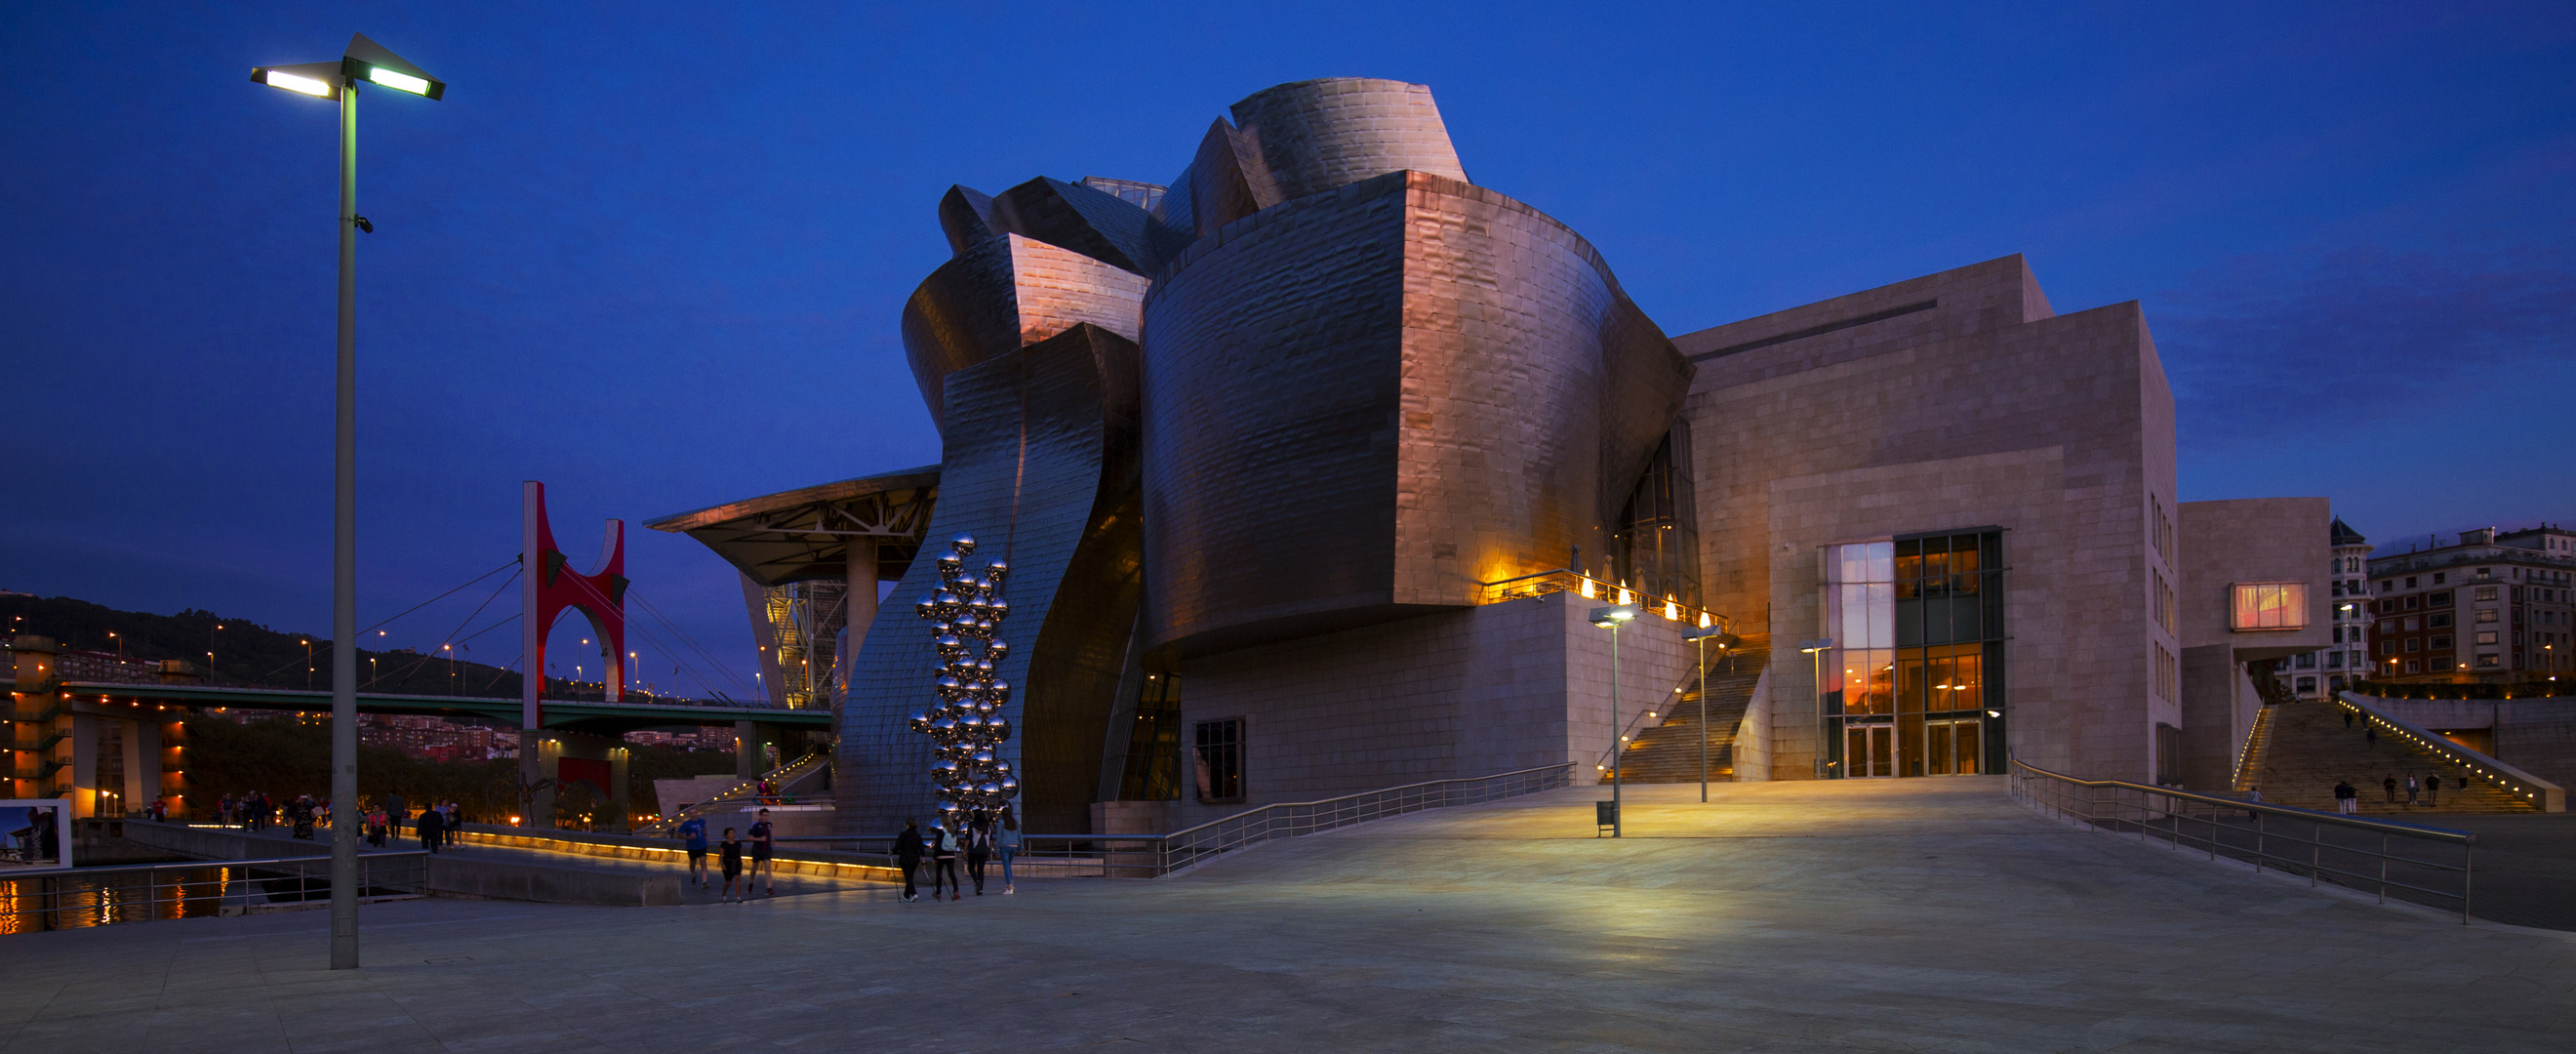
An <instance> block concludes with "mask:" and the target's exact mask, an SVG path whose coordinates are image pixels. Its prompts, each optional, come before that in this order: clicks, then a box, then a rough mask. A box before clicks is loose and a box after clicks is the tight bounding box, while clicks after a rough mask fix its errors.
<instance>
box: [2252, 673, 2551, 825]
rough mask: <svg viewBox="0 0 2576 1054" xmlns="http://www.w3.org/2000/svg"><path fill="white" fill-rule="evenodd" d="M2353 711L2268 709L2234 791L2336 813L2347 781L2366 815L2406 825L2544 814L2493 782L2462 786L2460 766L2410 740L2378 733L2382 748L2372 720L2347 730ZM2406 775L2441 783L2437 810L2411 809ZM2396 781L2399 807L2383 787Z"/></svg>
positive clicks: (2311, 705) (2309, 706)
mask: <svg viewBox="0 0 2576 1054" xmlns="http://www.w3.org/2000/svg"><path fill="white" fill-rule="evenodd" d="M2346 713H2347V711H2346V710H2345V709H2344V708H2343V707H2340V706H2336V705H2334V704H2332V703H2329V702H2324V701H2320V700H2296V701H2291V702H2284V703H2279V704H2275V705H2271V706H2266V707H2264V708H2263V712H2262V714H2261V715H2260V716H2258V717H2257V718H2256V719H2255V726H2254V734H2253V736H2252V739H2251V742H2250V743H2249V744H2248V746H2247V748H2246V749H2247V761H2246V763H2245V764H2244V765H2242V766H2241V767H2240V768H2239V769H2238V775H2237V777H2236V790H2237V792H2238V793H2240V794H2241V793H2244V792H2246V791H2248V790H2251V789H2253V788H2255V787H2258V786H2259V787H2260V788H2262V791H2263V800H2264V801H2266V802H2268V803H2271V804H2274V805H2288V806H2292V807H2294V808H2300V809H2315V810H2317V811H2319V812H2333V811H2334V808H2335V801H2334V785H2335V781H2337V780H2349V781H2351V782H2352V785H2353V787H2354V788H2355V789H2357V790H2359V791H2360V792H2361V799H2360V800H2361V806H2360V808H2361V815H2364V816H2376V817H2381V818H2401V817H2405V816H2414V815H2424V814H2428V813H2528V812H2536V811H2538V810H2537V809H2536V808H2535V807H2534V806H2533V805H2532V803H2531V802H2529V801H2527V800H2524V799H2521V798H2517V797H2515V796H2513V795H2511V794H2508V793H2506V792H2505V791H2504V790H2503V789H2501V788H2499V787H2496V786H2495V785H2493V784H2491V783H2489V782H2488V781H2487V780H2484V779H2479V778H2475V777H2474V776H2472V777H2471V778H2470V779H2469V781H2468V784H2469V785H2468V786H2467V787H2465V788H2463V787H2461V786H2460V780H2461V777H2463V776H2471V774H2470V773H2468V772H2467V771H2464V770H2463V768H2462V766H2461V765H2460V764H2459V762H2457V761H2455V760H2453V759H2450V758H2446V757H2444V756H2442V755H2441V754H2440V753H2437V752H2435V751H2433V750H2431V749H2428V748H2426V747H2423V746H2420V745H2417V744H2415V743H2412V742H2409V741H2408V740H2407V739H2406V738H2405V737H2404V736H2400V735H2392V734H2390V733H2389V731H2388V730H2386V729H2382V730H2381V731H2380V734H2379V737H2378V741H2377V742H2375V743H2374V742H2372V741H2371V740H2370V738H2369V737H2368V736H2366V735H2365V734H2364V730H2365V729H2367V728H2368V727H2370V722H2368V721H2366V720H2354V721H2353V722H2352V723H2351V724H2350V725H2349V726H2347V725H2346V724H2345V723H2344V717H2345V714H2346ZM2408 773H2413V774H2414V775H2415V776H2417V777H2418V778H2419V779H2420V778H2424V777H2428V776H2439V777H2440V778H2441V779H2442V781H2443V782H2442V790H2441V794H2440V796H2439V797H2438V798H2436V799H2435V800H2436V802H2437V803H2438V804H2436V805H2433V806H2429V807H2428V806H2426V805H2424V804H2422V803H2421V801H2420V800H2419V801H2418V803H2417V804H2416V805H2415V806H2414V807H2413V808H2409V807H2407V805H2406V794H2405V790H2404V787H2405V784H2406V776H2407V774H2408ZM2390 776H2395V777H2397V783H2398V787H2399V790H2398V794H2397V802H2396V804H2390V803H2389V801H2388V795H2387V792H2386V788H2385V785H2384V784H2382V783H2381V781H2382V780H2384V779H2386V778H2388V777H2390Z"/></svg>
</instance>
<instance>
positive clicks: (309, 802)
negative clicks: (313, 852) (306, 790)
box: [286, 794, 313, 842]
mask: <svg viewBox="0 0 2576 1054" xmlns="http://www.w3.org/2000/svg"><path fill="white" fill-rule="evenodd" d="M286 818H287V821H288V822H290V823H293V824H294V825H295V837H297V838H301V839H304V840H305V841H308V842H310V841H312V840H313V796H312V795H310V794H306V795H301V796H299V797H297V798H296V799H295V803H294V804H292V805H289V806H287V808H286Z"/></svg>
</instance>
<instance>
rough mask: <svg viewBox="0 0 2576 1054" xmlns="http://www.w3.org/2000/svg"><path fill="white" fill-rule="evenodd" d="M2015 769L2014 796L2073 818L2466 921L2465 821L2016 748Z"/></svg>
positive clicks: (2470, 837)
mask: <svg viewBox="0 0 2576 1054" xmlns="http://www.w3.org/2000/svg"><path fill="white" fill-rule="evenodd" d="M2011 776H2012V779H2011V781H2010V785H2011V792H2012V796H2013V798H2014V800H2016V801H2019V802H2021V803H2023V804H2024V805H2026V806H2028V807H2030V808H2031V809H2033V810H2035V811H2037V812H2040V813H2042V814H2043V815H2047V816H2050V817H2053V818H2056V819H2060V820H2064V821H2066V822H2068V823H2073V824H2077V825H2080V826H2083V827H2086V828H2088V829H2091V830H2094V831H2100V832H2103V833H2105V834H2112V835H2122V836H2134V837H2136V838H2137V839H2138V841H2140V842H2148V843H2156V844H2161V845H2164V846H2166V847H2168V848H2170V849H2173V850H2175V851H2177V852H2192V853H2203V854H2206V855H2207V856H2208V858H2209V859H2210V860H2211V861H2212V862H2215V861H2217V860H2220V859H2222V858H2223V859H2227V860H2234V861H2237V862H2239V863H2245V864H2251V865H2253V867H2254V870H2255V871H2256V872H2257V873H2260V872H2263V871H2277V872H2282V873H2286V874H2290V875H2293V876H2300V877H2304V878H2306V879H2307V880H2308V884H2309V885H2311V886H2315V885H2319V884H2332V885H2337V886H2342V887H2345V888H2348V889H2356V890H2362V891H2365V892H2375V893H2377V894H2378V896H2379V901H2380V903H2383V904H2385V903H2387V902H2388V898H2389V897H2391V896H2394V897H2396V898H2398V899H2400V900H2404V901H2407V902H2409V903H2415V904H2423V905H2426V906H2431V907H2440V908H2449V907H2451V906H2453V905H2457V907H2458V909H2459V912H2460V923H2461V924H2462V925H2467V924H2468V921H2469V911H2470V901H2469V896H2470V893H2471V885H2472V883H2471V879H2472V877H2473V870H2472V867H2471V865H2472V860H2471V851H2472V849H2473V847H2475V846H2476V845H2477V841H2478V836H2477V835H2475V834H2472V833H2470V832H2468V831H2454V830H2449V829H2447V828H2440V827H2424V826H2419V825H2416V824H2408V823H2393V822H2390V821H2386V820H2371V819H2364V818H2362V817H2358V816H2344V815H2339V814H2336V813H2328V812H2317V811H2314V810H2310V809H2295V808H2290V807H2288V806H2282V805H2267V804H2264V803H2261V802H2248V801H2237V800H2235V799H2232V798H2220V797H2216V796H2213V795H2207V794H2192V793H2189V792H2187V791H2178V790H2172V789H2170V788H2165V787H2154V786H2149V785H2147V784H2143V783H2129V782H2126V781H2123V780H2087V779H2078V778H2076V777H2073V776H2068V775H2065V774H2063V773H2057V772H2050V771H2048V770H2047V769H2043V768H2039V767H2037V766H2034V765H2031V764H2028V763H2026V762H2024V761H2022V760H2021V759H2019V758H2015V759H2013V762H2012V768H2011Z"/></svg>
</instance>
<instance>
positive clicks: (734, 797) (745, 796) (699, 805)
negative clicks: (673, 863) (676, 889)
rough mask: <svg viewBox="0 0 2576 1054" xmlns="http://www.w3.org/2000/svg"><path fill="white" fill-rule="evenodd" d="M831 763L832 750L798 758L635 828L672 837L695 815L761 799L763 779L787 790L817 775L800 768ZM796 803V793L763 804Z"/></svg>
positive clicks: (808, 753) (772, 797)
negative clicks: (792, 784)
mask: <svg viewBox="0 0 2576 1054" xmlns="http://www.w3.org/2000/svg"><path fill="white" fill-rule="evenodd" d="M831 760H832V755H831V754H830V752H828V751H821V750H816V751H810V752H807V753H805V754H803V755H800V756H799V757H797V758H796V760H794V761H790V762H788V763H786V764H784V765H780V766H778V767H777V768H774V769H771V770H769V771H767V772H763V773H761V774H760V775H758V776H756V777H753V778H751V779H747V780H743V781H741V782H739V783H736V784H734V785H733V786H731V787H727V788H725V789H724V790H722V791H719V792H717V793H716V795H715V796H714V797H711V798H708V799H707V800H705V801H695V802H690V803H689V804H688V805H687V806H686V807H684V808H682V809H680V810H679V811H678V812H674V813H672V814H670V815H668V816H664V817H662V818H660V819H657V820H654V821H653V822H652V823H648V824H644V825H642V826H640V827H637V828H635V833H637V834H646V835H666V834H669V833H671V832H672V831H675V830H678V829H679V827H680V823H681V821H684V820H686V819H688V818H689V817H692V816H705V815H707V814H708V813H710V812H712V811H714V810H715V808H716V807H717V806H722V805H731V804H735V803H737V802H747V801H752V800H755V799H759V798H760V797H761V794H760V781H761V780H769V781H770V782H771V783H772V785H773V786H774V787H777V788H784V787H786V786H787V784H788V783H789V782H791V781H793V780H801V779H804V778H805V777H807V776H811V775H813V772H811V771H804V772H800V771H798V770H799V769H804V768H807V767H808V766H812V765H816V764H818V763H820V764H830V763H831ZM795 803H796V796H795V795H793V794H771V795H770V796H769V798H768V800H767V801H764V802H763V803H762V804H787V805H793V804H795Z"/></svg>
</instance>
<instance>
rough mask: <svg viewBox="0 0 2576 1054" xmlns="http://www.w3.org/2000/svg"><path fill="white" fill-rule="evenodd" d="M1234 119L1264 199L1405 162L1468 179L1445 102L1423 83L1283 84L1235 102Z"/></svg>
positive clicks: (1334, 80)
mask: <svg viewBox="0 0 2576 1054" xmlns="http://www.w3.org/2000/svg"><path fill="white" fill-rule="evenodd" d="M1234 123H1235V125H1236V126H1237V127H1239V128H1240V129H1241V131H1240V132H1239V133H1237V134H1238V135H1239V136H1241V139H1242V142H1243V143H1245V144H1246V145H1247V146H1249V148H1250V152H1251V153H1252V154H1253V155H1254V157H1255V158H1256V161H1255V165H1254V167H1255V168H1256V170H1257V173H1258V174H1257V177H1256V185H1255V189H1256V190H1266V191H1268V193H1267V194H1265V195H1264V203H1265V204H1268V203H1271V202H1280V201H1292V200H1295V199H1297V198H1302V197H1305V196H1307V195H1309V194H1321V193H1323V192H1325V191H1328V190H1336V189H1339V188H1341V187H1345V186H1348V185H1350V184H1353V183H1357V182H1359V181H1361V180H1363V179H1372V178H1375V177H1377V176H1382V175H1385V174H1386V173H1389V172H1397V171H1403V170H1406V169H1411V170H1413V171H1416V172H1428V173H1430V174H1432V175H1435V176H1445V177H1447V178H1449V179H1454V180H1457V181H1459V182H1461V183H1464V182H1466V181H1467V170H1466V169H1465V168H1464V167H1462V166H1460V165H1459V163H1458V150H1457V148H1456V147H1454V146H1452V145H1450V142H1449V126H1448V125H1447V124H1446V123H1444V122H1443V121H1442V120H1441V119H1440V107H1439V106H1438V105H1436V104H1434V103H1433V102H1432V101H1431V89H1430V88H1429V87H1426V86H1424V85H1420V84H1407V83H1405V82H1403V81H1391V80H1377V79H1373V78H1368V77H1327V78H1324V79H1322V80H1311V81H1298V82H1296V83H1294V84H1282V85H1279V86H1277V87H1274V88H1267V89H1263V90H1261V91H1258V92H1254V93H1252V94H1251V95H1248V96H1245V97H1244V99H1243V101H1242V102H1238V103H1236V104H1234ZM1201 156H1205V155H1204V154H1202V155H1201Z"/></svg>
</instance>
